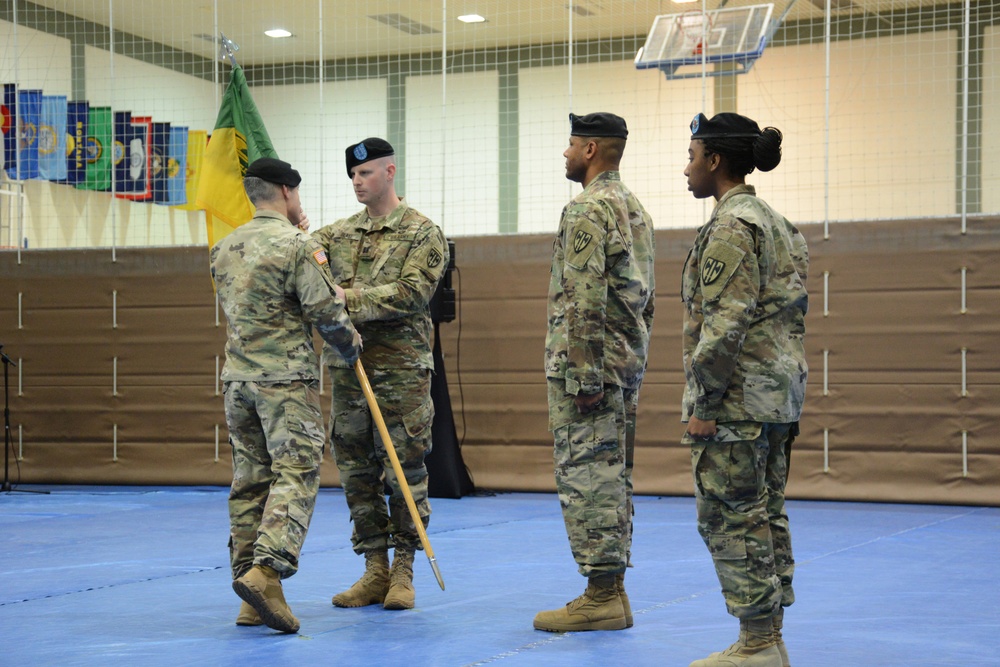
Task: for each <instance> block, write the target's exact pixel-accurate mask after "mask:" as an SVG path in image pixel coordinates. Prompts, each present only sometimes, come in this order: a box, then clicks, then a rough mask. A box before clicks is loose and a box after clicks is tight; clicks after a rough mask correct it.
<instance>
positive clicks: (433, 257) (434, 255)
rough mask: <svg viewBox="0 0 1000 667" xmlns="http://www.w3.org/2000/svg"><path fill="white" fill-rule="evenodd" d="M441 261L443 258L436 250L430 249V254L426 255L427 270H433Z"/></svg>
mask: <svg viewBox="0 0 1000 667" xmlns="http://www.w3.org/2000/svg"><path fill="white" fill-rule="evenodd" d="M442 259H444V257H442V256H441V253H439V252H438V251H437V249H432V250H431V252H430V254H428V255H427V268H429V269H433V268H434V267H435V266H437V265H438V264H440V263H441V260H442Z"/></svg>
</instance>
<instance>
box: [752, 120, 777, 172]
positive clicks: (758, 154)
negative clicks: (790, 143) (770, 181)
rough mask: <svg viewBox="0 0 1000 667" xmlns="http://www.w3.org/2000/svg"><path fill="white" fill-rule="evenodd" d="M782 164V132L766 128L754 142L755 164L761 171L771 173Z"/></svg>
mask: <svg viewBox="0 0 1000 667" xmlns="http://www.w3.org/2000/svg"><path fill="white" fill-rule="evenodd" d="M780 162H781V130H779V129H778V128H776V127H765V128H764V130H763V131H762V132H761V133H760V136H759V137H757V138H756V139H754V142H753V163H754V166H755V167H757V168H758V169H760V170H761V171H771V170H772V169H774V168H775V167H777V166H778V163H780Z"/></svg>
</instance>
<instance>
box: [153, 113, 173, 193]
mask: <svg viewBox="0 0 1000 667" xmlns="http://www.w3.org/2000/svg"><path fill="white" fill-rule="evenodd" d="M149 152H150V156H151V158H152V159H151V161H150V181H151V183H152V187H153V201H154V202H158V203H161V204H162V203H165V202H166V201H167V161H168V160H169V159H170V123H153V137H152V142H151V143H150V150H149Z"/></svg>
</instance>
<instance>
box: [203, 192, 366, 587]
mask: <svg viewBox="0 0 1000 667" xmlns="http://www.w3.org/2000/svg"><path fill="white" fill-rule="evenodd" d="M211 261H212V278H213V280H214V281H215V286H216V290H217V292H218V296H219V303H220V304H221V305H222V309H223V311H224V312H225V314H226V320H227V322H228V325H229V326H228V327H227V335H228V340H227V342H226V364H225V367H224V368H223V370H222V380H223V381H224V382H225V405H226V423H227V425H228V427H229V442H230V444H231V445H232V448H233V484H232V488H231V490H230V494H229V517H230V539H229V548H230V556H231V561H232V571H233V578H234V579H236V578H238V577H240V576H242V575H243V574H245V573H246V572H247V571H248V570H249V569H250V568H251V567H253V566H254V565H264V566H267V567H270V568H272V569H274V570H275V571H277V572H278V573H279V574H280V575H281V576H282V577H289V576H291V575H292V574H294V573H295V571H296V570H297V569H298V560H299V553H300V551H301V549H302V542H303V541H304V540H305V537H306V531H307V530H308V528H309V521H310V519H311V517H312V513H313V508H314V506H315V502H316V492H317V490H318V488H319V463H320V457H321V456H322V451H323V442H324V434H323V415H322V412H321V410H320V402H319V390H318V381H317V378H318V377H319V364H318V360H317V358H316V352H315V350H314V349H313V343H312V327H311V325H310V322H311V323H313V324H314V325H315V327H316V329H317V330H318V331H319V333H320V335H322V336H323V338H324V339H325V340H327V341H329V342H330V343H331V344H333V345H336V346H337V348H338V349H339V350H341V351H342V353H343V354H344V355H347V356H353V355H354V354H355V352H354V347H353V344H352V340H353V335H354V328H353V327H352V326H351V323H350V320H349V319H348V317H347V313H346V312H345V311H344V304H343V302H342V301H340V300H338V299H337V298H336V297H335V296H334V295H333V279H332V277H331V276H330V272H329V269H328V267H327V259H326V255H325V253H324V251H323V249H322V248H321V247H320V245H319V244H318V243H316V242H315V241H313V240H312V239H311V238H309V236H308V235H306V234H304V233H302V232H300V231H299V230H297V229H295V227H293V226H292V224H291V223H290V222H289V221H288V219H287V218H285V217H283V216H281V215H280V214H278V213H274V212H271V211H265V210H260V211H258V212H257V215H256V216H255V217H254V219H253V220H251V221H250V222H248V223H247V224H245V225H243V226H241V227H239V228H237V229H236V230H235V231H234V232H233V233H231V234H230V235H228V236H227V237H225V238H224V239H222V240H221V241H220V242H219V243H218V244H216V245H215V247H214V248H212V253H211Z"/></svg>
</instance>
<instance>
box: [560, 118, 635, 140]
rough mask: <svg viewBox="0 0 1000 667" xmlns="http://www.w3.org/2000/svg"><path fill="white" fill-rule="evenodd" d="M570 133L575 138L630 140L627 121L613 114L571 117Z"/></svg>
mask: <svg viewBox="0 0 1000 667" xmlns="http://www.w3.org/2000/svg"><path fill="white" fill-rule="evenodd" d="M569 123H570V130H569V133H570V134H571V135H573V136H574V137H618V138H619V139H628V127H626V125H625V119H624V118H622V117H621V116H616V115H615V114H613V113H603V112H597V113H588V114H587V115H586V116H577V115H576V114H575V113H571V114H570V115H569Z"/></svg>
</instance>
